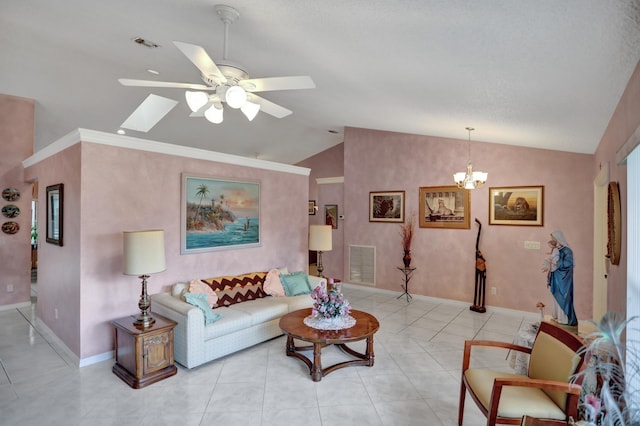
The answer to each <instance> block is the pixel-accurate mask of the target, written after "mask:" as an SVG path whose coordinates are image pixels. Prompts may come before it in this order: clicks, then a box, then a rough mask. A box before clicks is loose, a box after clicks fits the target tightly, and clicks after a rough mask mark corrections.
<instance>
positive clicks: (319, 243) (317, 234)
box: [309, 225, 333, 278]
mask: <svg viewBox="0 0 640 426" xmlns="http://www.w3.org/2000/svg"><path fill="white" fill-rule="evenodd" d="M331 229H332V228H331V225H311V226H309V250H311V251H317V252H318V276H319V277H323V278H324V275H322V271H324V266H322V252H323V251H331V249H332V248H333V247H332V240H331Z"/></svg>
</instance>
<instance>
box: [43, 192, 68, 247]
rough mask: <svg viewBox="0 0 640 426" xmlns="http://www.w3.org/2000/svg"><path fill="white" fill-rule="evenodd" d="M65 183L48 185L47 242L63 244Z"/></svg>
mask: <svg viewBox="0 0 640 426" xmlns="http://www.w3.org/2000/svg"><path fill="white" fill-rule="evenodd" d="M63 201H64V185H63V184H61V183H59V184H57V185H51V186H47V242H48V243H50V244H55V245H57V246H62V223H63V221H62V218H63V208H62V207H63Z"/></svg>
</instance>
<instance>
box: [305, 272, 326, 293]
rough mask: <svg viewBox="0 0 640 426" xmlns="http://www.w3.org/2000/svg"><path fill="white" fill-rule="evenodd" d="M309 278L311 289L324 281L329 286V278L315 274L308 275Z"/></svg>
mask: <svg viewBox="0 0 640 426" xmlns="http://www.w3.org/2000/svg"><path fill="white" fill-rule="evenodd" d="M307 277H308V278H309V285H311V290H313V289H314V288H316V287H318V286H319V285H320V284H322V283H324V285H325V287H326V286H327V279H326V278H322V277H316V276H315V275H307Z"/></svg>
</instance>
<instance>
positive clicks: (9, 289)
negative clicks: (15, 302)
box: [7, 284, 13, 293]
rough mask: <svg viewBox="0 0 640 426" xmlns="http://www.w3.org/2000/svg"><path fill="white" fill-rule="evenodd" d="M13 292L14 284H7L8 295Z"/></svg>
mask: <svg viewBox="0 0 640 426" xmlns="http://www.w3.org/2000/svg"><path fill="white" fill-rule="evenodd" d="M12 291H13V284H7V293H11V292H12Z"/></svg>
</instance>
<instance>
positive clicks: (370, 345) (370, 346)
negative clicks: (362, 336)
mask: <svg viewBox="0 0 640 426" xmlns="http://www.w3.org/2000/svg"><path fill="white" fill-rule="evenodd" d="M365 355H366V356H367V359H368V360H369V364H368V365H369V367H373V360H374V358H375V356H374V355H373V336H370V337H367V351H366V352H365Z"/></svg>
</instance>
